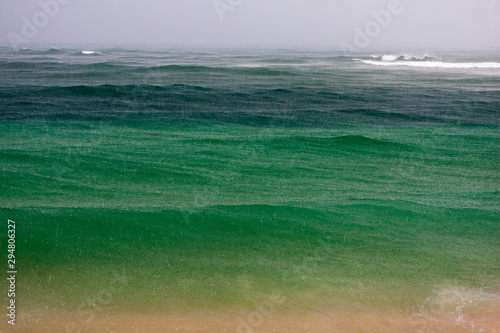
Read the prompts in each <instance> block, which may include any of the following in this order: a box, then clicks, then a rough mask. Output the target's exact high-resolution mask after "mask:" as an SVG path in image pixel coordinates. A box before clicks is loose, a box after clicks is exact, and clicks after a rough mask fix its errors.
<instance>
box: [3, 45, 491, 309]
mask: <svg viewBox="0 0 500 333" xmlns="http://www.w3.org/2000/svg"><path fill="white" fill-rule="evenodd" d="M499 66H500V57H499V56H498V53H493V52H490V53H488V52H481V53H470V52H469V53H459V52H457V53H454V54H450V53H442V52H437V51H436V52H434V53H429V54H425V53H414V54H411V53H406V54H405V53H401V54H391V53H383V52H381V53H373V54H358V55H345V54H340V53H335V52H327V51H314V50H245V49H239V50H234V49H189V48H171V49H154V48H150V49H141V50H137V49H128V48H115V49H97V48H96V49H92V50H82V49H75V48H58V49H55V48H52V49H51V48H43V49H24V50H12V49H8V48H2V49H0V129H1V130H0V137H1V141H0V166H1V167H0V177H1V182H0V216H1V218H2V225H4V224H5V225H6V223H7V219H11V220H15V221H16V225H17V231H16V242H17V243H16V244H17V247H16V257H17V259H18V263H17V270H18V272H19V273H18V276H17V286H18V293H17V298H18V299H19V300H20V301H19V302H18V303H19V309H20V310H19V311H21V310H22V311H24V312H30V311H31V312H36V311H42V310H43V311H45V310H47V311H53V312H65V311H67V312H70V313H75V312H78V311H79V312H80V313H84V311H86V310H89V309H92V311H94V312H95V311H97V310H96V309H97V308H96V306H98V308H99V309H100V311H103V312H106V311H109V312H116V313H119V312H124V311H133V312H146V313H147V312H151V311H153V312H162V311H207V310H208V311H212V310H218V311H226V310H231V309H252V308H254V307H255V306H256V304H257V305H258V304H262V303H264V304H267V303H269V302H270V301H272V300H277V299H279V302H278V301H276V302H275V304H274V305H273V306H274V308H276V309H308V310H311V311H320V310H322V309H332V308H333V309H335V308H339V309H350V308H370V309H396V310H403V311H411V310H412V309H418V308H420V307H423V306H431V305H432V304H437V303H439V300H442V297H441V296H442V295H443V294H444V295H449V294H450V291H452V292H451V294H452V296H453V295H455V296H456V295H457V294H458V295H459V296H460V297H462V298H460V297H458V296H457V297H455V298H453V297H452V298H453V299H461V302H462V303H464V304H465V303H467V302H469V303H470V302H472V301H471V300H477V298H478V297H479V298H481V297H483V296H484V295H488V297H486V296H484V297H486V298H491V297H493V298H494V299H497V300H498V292H499V289H498V276H499V275H498V274H499V250H500V244H499V217H500V214H499V205H498V199H499V161H500V160H499V149H498V148H499V143H500V133H499V125H500V119H499V114H500V99H499V91H500V77H499V74H500V69H499ZM4 222H5V223H4ZM6 235H7V231H6V229H5V232H3V236H1V237H2V244H4V245H5V244H6V240H7V238H6ZM2 247H3V248H5V246H3V245H2ZM2 256H5V259H6V256H7V252H6V251H3V253H2ZM5 261H6V260H5ZM2 281H3V282H2V283H1V284H0V285H1V286H2V290H5V288H4V286H5V287H6V282H5V280H2ZM464 295H465V296H464ZM467 295H469V296H470V295H473V296H470V297H469V296H467ZM474 295H475V296H474ZM6 297H7V296H6V295H4V296H2V299H4V298H6ZM464 297H465V298H464ZM89 299H90V302H89ZM21 300H22V301H21ZM92 302H93V303H92ZM266 302H267V303H266ZM96 304H97V305H96Z"/></svg>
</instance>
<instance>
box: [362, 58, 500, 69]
mask: <svg viewBox="0 0 500 333" xmlns="http://www.w3.org/2000/svg"><path fill="white" fill-rule="evenodd" d="M361 62H362V63H364V64H367V65H374V66H407V67H423V68H447V69H452V68H456V69H500V63H498V62H442V61H400V60H398V61H384V60H361Z"/></svg>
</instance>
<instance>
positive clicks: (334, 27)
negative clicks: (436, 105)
mask: <svg viewBox="0 0 500 333" xmlns="http://www.w3.org/2000/svg"><path fill="white" fill-rule="evenodd" d="M54 1H59V2H61V3H63V2H68V3H67V4H60V5H59V7H60V8H58V9H57V8H56V7H54V6H48V7H46V8H48V9H46V10H45V12H48V14H50V15H47V14H44V13H43V12H42V13H40V12H41V11H42V7H41V6H40V4H39V2H42V3H50V2H54ZM217 1H218V2H217ZM214 2H215V3H217V4H218V7H217V8H218V11H217V10H216V8H215V6H214ZM397 2H398V0H336V1H334V0H0V43H1V44H4V45H5V44H6V45H11V43H10V41H9V38H10V39H11V40H12V39H14V40H16V41H17V42H19V43H18V44H19V46H20V47H27V46H28V45H29V44H31V45H34V44H38V43H43V44H54V45H57V44H87V45H89V44H106V45H109V46H113V45H122V44H128V45H134V44H157V45H165V46H167V45H172V44H194V45H262V46H277V47H279V46H285V47H289V46H299V47H328V48H339V47H340V44H341V43H342V42H344V43H345V44H344V45H347V44H348V45H351V46H353V47H358V48H360V47H361V48H366V49H369V48H380V49H382V48H384V49H401V48H420V49H426V48H427V49H429V48H462V49H464V48H482V47H500V0H413V1H411V0H399V2H400V5H399V6H397V7H396V5H397ZM228 6H229V7H228ZM389 6H393V9H397V10H394V12H397V14H395V13H393V14H391V17H390V19H389V18H387V17H383V16H382V17H381V18H379V22H377V21H376V20H375V17H374V16H373V15H372V14H371V12H372V11H375V12H380V11H381V10H388V7H389ZM386 13H387V12H386ZM34 15H35V17H36V18H34ZM37 15H38V16H37ZM23 17H24V18H25V19H24V20H23ZM222 19H223V20H222ZM35 20H38V22H37V24H38V26H39V27H37V26H36V24H35V23H36V22H34V21H35ZM26 22H28V23H26ZM370 22H371V23H370ZM30 24H34V25H35V29H30V28H29V27H25V26H26V25H30ZM370 24H371V25H370ZM367 25H368V27H369V28H371V29H372V30H371V31H368V32H369V34H371V36H369V35H368V34H366V28H367ZM377 25H378V28H377ZM384 25H385V26H384ZM356 27H358V28H359V29H360V30H361V31H362V34H365V36H361V37H360V36H357V38H358V39H357V40H356V39H355V37H356V35H357V34H359V30H358V32H355V30H354V29H355V28H356ZM23 28H24V30H23ZM9 33H10V35H9ZM367 37H368V38H367Z"/></svg>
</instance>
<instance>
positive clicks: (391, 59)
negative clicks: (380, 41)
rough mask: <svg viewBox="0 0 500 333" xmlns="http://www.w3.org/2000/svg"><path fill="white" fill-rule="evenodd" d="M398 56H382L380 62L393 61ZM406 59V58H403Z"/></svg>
mask: <svg viewBox="0 0 500 333" xmlns="http://www.w3.org/2000/svg"><path fill="white" fill-rule="evenodd" d="M399 57H400V56H398V55H394V54H384V55H383V56H382V57H381V59H382V61H394V60H398V58H399ZM405 59H406V58H405Z"/></svg>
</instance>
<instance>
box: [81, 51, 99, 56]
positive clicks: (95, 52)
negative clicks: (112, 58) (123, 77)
mask: <svg viewBox="0 0 500 333" xmlns="http://www.w3.org/2000/svg"><path fill="white" fill-rule="evenodd" d="M81 53H82V54H84V55H94V54H101V52H98V51H82V52H81Z"/></svg>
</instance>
